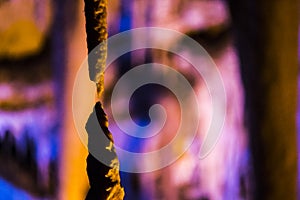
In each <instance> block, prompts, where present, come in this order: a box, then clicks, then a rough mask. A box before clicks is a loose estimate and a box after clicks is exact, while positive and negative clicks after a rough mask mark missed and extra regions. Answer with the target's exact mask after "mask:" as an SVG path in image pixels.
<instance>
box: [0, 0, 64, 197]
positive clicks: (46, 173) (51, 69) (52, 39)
mask: <svg viewBox="0 0 300 200" xmlns="http://www.w3.org/2000/svg"><path fill="white" fill-rule="evenodd" d="M58 7H59V5H58V2H57V1H50V0H43V1H36V0H20V1H0V17H1V19H2V20H1V23H0V38H1V42H0V49H1V50H0V91H1V93H0V163H1V165H0V199H41V198H43V199H44V198H53V199H54V198H55V197H56V196H57V193H58V186H59V157H60V155H59V153H60V152H59V151H60V143H61V133H62V122H63V118H62V115H61V114H62V112H61V109H62V101H63V96H64V95H62V94H60V93H61V92H62V91H63V81H62V78H63V75H64V68H65V62H64V59H62V58H64V57H65V55H64V49H63V48H62V47H63V43H64V41H63V34H64V33H63V28H62V27H60V26H61V24H58V23H57V21H56V20H57V19H58V18H59V17H62V16H63V15H61V16H59V12H57V8H58Z"/></svg>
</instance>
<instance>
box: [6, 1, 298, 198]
mask: <svg viewBox="0 0 300 200" xmlns="http://www.w3.org/2000/svg"><path fill="white" fill-rule="evenodd" d="M298 3H299V2H298V1H296V0H285V1H284V0H277V1H274V2H260V1H258V0H245V1H236V0H227V1H225V0H160V1H159V0H153V1H146V0H134V1H130V0H111V1H108V35H109V36H112V35H114V34H117V33H119V32H122V31H125V30H130V29H132V28H138V27H151V26H155V27H164V28H170V29H174V30H177V31H180V32H182V33H184V34H186V35H188V36H190V37H191V38H193V39H194V40H196V41H197V42H198V43H199V44H201V45H202V46H203V47H204V48H205V49H206V51H207V52H208V53H209V54H210V56H211V57H212V58H213V60H214V62H215V63H216V65H217V66H218V69H219V71H220V73H221V75H222V79H223V82H224V86H225V90H226V96H227V104H226V109H227V115H226V120H225V123H224V127H223V130H222V136H221V138H220V139H219V141H218V143H217V145H216V146H215V148H214V150H213V151H212V152H211V153H210V154H209V156H207V157H206V158H205V159H203V160H199V158H198V150H199V148H200V146H201V144H200V143H201V141H202V140H203V137H204V136H205V130H206V129H207V127H208V126H209V123H210V122H209V121H210V116H211V109H212V108H211V104H210V96H209V93H208V91H207V88H206V86H205V83H204V81H203V78H202V77H201V76H199V75H195V72H194V71H193V70H192V69H191V68H190V66H189V64H188V63H186V62H185V61H184V60H182V59H180V58H179V57H176V56H174V55H170V54H169V53H168V52H163V51H159V50H152V51H151V50H139V51H135V52H132V53H129V54H126V55H124V56H121V57H120V58H119V59H118V60H117V61H116V62H115V63H114V64H113V65H114V66H113V67H112V68H111V71H108V72H106V75H105V81H106V82H105V84H106V85H105V90H106V92H107V96H105V95H104V100H103V103H104V108H105V110H106V112H107V114H108V116H109V118H110V115H111V111H110V108H109V97H108V96H109V92H110V91H111V90H112V88H113V85H114V84H115V82H116V81H117V80H118V78H120V77H121V76H122V75H123V74H124V73H126V72H127V71H128V70H130V69H131V68H133V67H134V66H137V65H139V64H142V63H147V62H159V63H163V64H166V65H169V66H172V67H174V68H175V69H176V70H178V71H179V72H181V73H182V74H184V75H185V77H186V78H187V79H188V80H189V81H190V83H191V85H192V86H193V88H194V90H195V91H196V93H197V97H198V100H199V102H201V105H200V108H199V109H200V112H201V116H202V117H201V121H200V126H199V130H198V134H197V140H196V141H195V142H194V143H193V144H192V146H191V148H190V149H189V150H188V151H187V152H186V153H185V154H184V155H183V156H182V157H180V159H178V160H177V161H176V162H174V163H173V164H171V165H170V166H168V167H166V168H164V169H161V170H158V171H155V172H149V173H143V174H131V173H125V172H121V179H122V185H123V187H124V188H125V193H126V195H125V199H127V200H133V199H141V200H148V199H149V200H152V199H167V200H169V199H170V200H176V199H178V200H198V199H202V200H206V199H209V200H219V199H226V200H227V199H228V200H232V199H284V198H285V199H299V198H300V196H297V195H298V193H299V192H298V191H300V188H299V183H298V182H299V177H298V166H299V165H298V152H299V151H300V149H299V144H298V135H299V134H298V132H299V124H300V121H299V119H300V118H299V111H298V112H297V109H298V107H297V105H298V97H297V96H298V92H299V87H298V59H299V53H298V52H299V51H298V46H299V42H298V35H299V31H298V24H299V21H298V20H299V13H298V12H299V4H298ZM83 6H84V4H83V1H72V2H71V1H70V0H65V1H60V0H0V19H1V21H0V200H2V199H3V200H4V199H5V200H7V199H13V200H18V199H36V200H39V199H72V200H73V199H74V200H76V199H84V197H85V195H86V192H87V190H88V179H87V175H86V171H85V170H86V163H85V159H86V156H87V154H88V152H87V149H85V147H84V145H83V144H82V143H81V141H80V139H79V137H78V135H77V133H76V129H75V127H74V124H73V123H74V122H73V117H72V105H71V104H72V89H73V83H74V80H75V76H76V73H77V71H78V69H79V67H80V65H81V64H82V62H83V60H84V59H85V57H86V56H87V47H86V41H85V39H86V33H85V21H84V20H85V19H84V12H83ZM132 42H134V38H132ZM178 42H179V41H178ZM155 103H159V104H161V105H163V106H164V107H165V108H166V112H167V114H168V121H167V124H166V126H165V127H164V129H163V133H164V134H163V135H161V136H158V137H155V138H153V139H151V140H149V141H144V140H140V139H137V138H132V137H129V136H128V135H126V134H124V133H123V132H122V131H121V130H120V129H119V128H118V127H117V126H116V124H115V123H114V121H113V119H109V121H110V130H111V132H112V134H113V136H114V137H115V143H116V145H118V146H120V147H122V148H124V149H127V150H130V151H134V152H144V151H149V150H155V149H159V148H161V147H162V146H164V145H165V144H167V143H168V142H169V141H171V140H172V137H173V136H174V135H173V132H174V131H175V130H174V128H177V127H176V126H175V127H174V124H178V115H179V114H178V113H180V110H178V103H177V102H176V101H174V96H172V94H170V92H168V91H167V90H165V88H162V87H159V86H157V85H147V86H144V87H141V88H140V89H139V90H137V91H136V92H135V93H134V96H133V97H132V101H131V105H130V109H131V112H132V113H131V114H132V116H133V118H134V119H135V121H136V122H137V123H139V124H147V123H149V116H148V110H149V108H150V106H151V105H153V104H155ZM141 134H143V133H141ZM182 140H183V142H184V140H185V138H183V139H182ZM197 141H198V142H197ZM199 141H200V142H199ZM180 145H181V144H177V146H176V147H175V150H176V148H179V149H180ZM163 156H168V155H162V157H163ZM152 162H159V158H158V159H157V160H153V161H152ZM143 164H145V163H136V165H139V166H142V165H143ZM121 165H122V163H121ZM298 197H299V198H298Z"/></svg>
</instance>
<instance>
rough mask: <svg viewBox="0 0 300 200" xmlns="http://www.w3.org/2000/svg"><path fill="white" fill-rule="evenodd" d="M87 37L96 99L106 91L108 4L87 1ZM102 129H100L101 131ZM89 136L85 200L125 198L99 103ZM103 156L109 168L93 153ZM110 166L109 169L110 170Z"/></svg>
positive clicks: (117, 162) (89, 127) (92, 119)
mask: <svg viewBox="0 0 300 200" xmlns="http://www.w3.org/2000/svg"><path fill="white" fill-rule="evenodd" d="M85 17H86V33H87V46H88V52H89V57H88V63H89V76H90V79H91V80H92V81H94V82H95V83H96V89H97V97H98V99H99V98H100V96H101V93H102V91H103V81H104V69H105V64H106V56H107V43H106V39H107V0H85ZM99 125H100V127H99ZM98 128H101V129H102V131H103V132H104V134H105V136H106V137H107V138H108V139H109V142H108V143H107V142H106V140H105V139H104V138H103V141H101V140H99V138H101V136H100V137H99V134H102V131H100V129H98ZM86 130H87V132H88V134H89V140H88V148H89V152H90V153H89V155H88V158H87V173H88V176H89V181H90V190H89V192H88V194H87V196H86V199H107V200H112V199H113V200H121V199H123V198H124V189H123V188H122V186H121V180H120V175H119V161H118V158H117V155H116V152H115V149H114V146H113V139H112V135H111V133H110V132H109V130H108V121H107V117H106V114H105V113H104V111H103V109H102V107H101V104H100V102H99V101H98V102H97V103H96V105H95V108H94V112H93V113H92V114H91V115H90V117H89V119H88V122H87V124H86ZM95 148H96V151H97V152H100V154H101V155H103V157H105V159H110V164H108V163H102V162H100V161H99V160H97V159H96V158H95V155H92V154H93V152H91V150H92V149H95ZM106 164H108V165H109V166H107V165H106Z"/></svg>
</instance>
